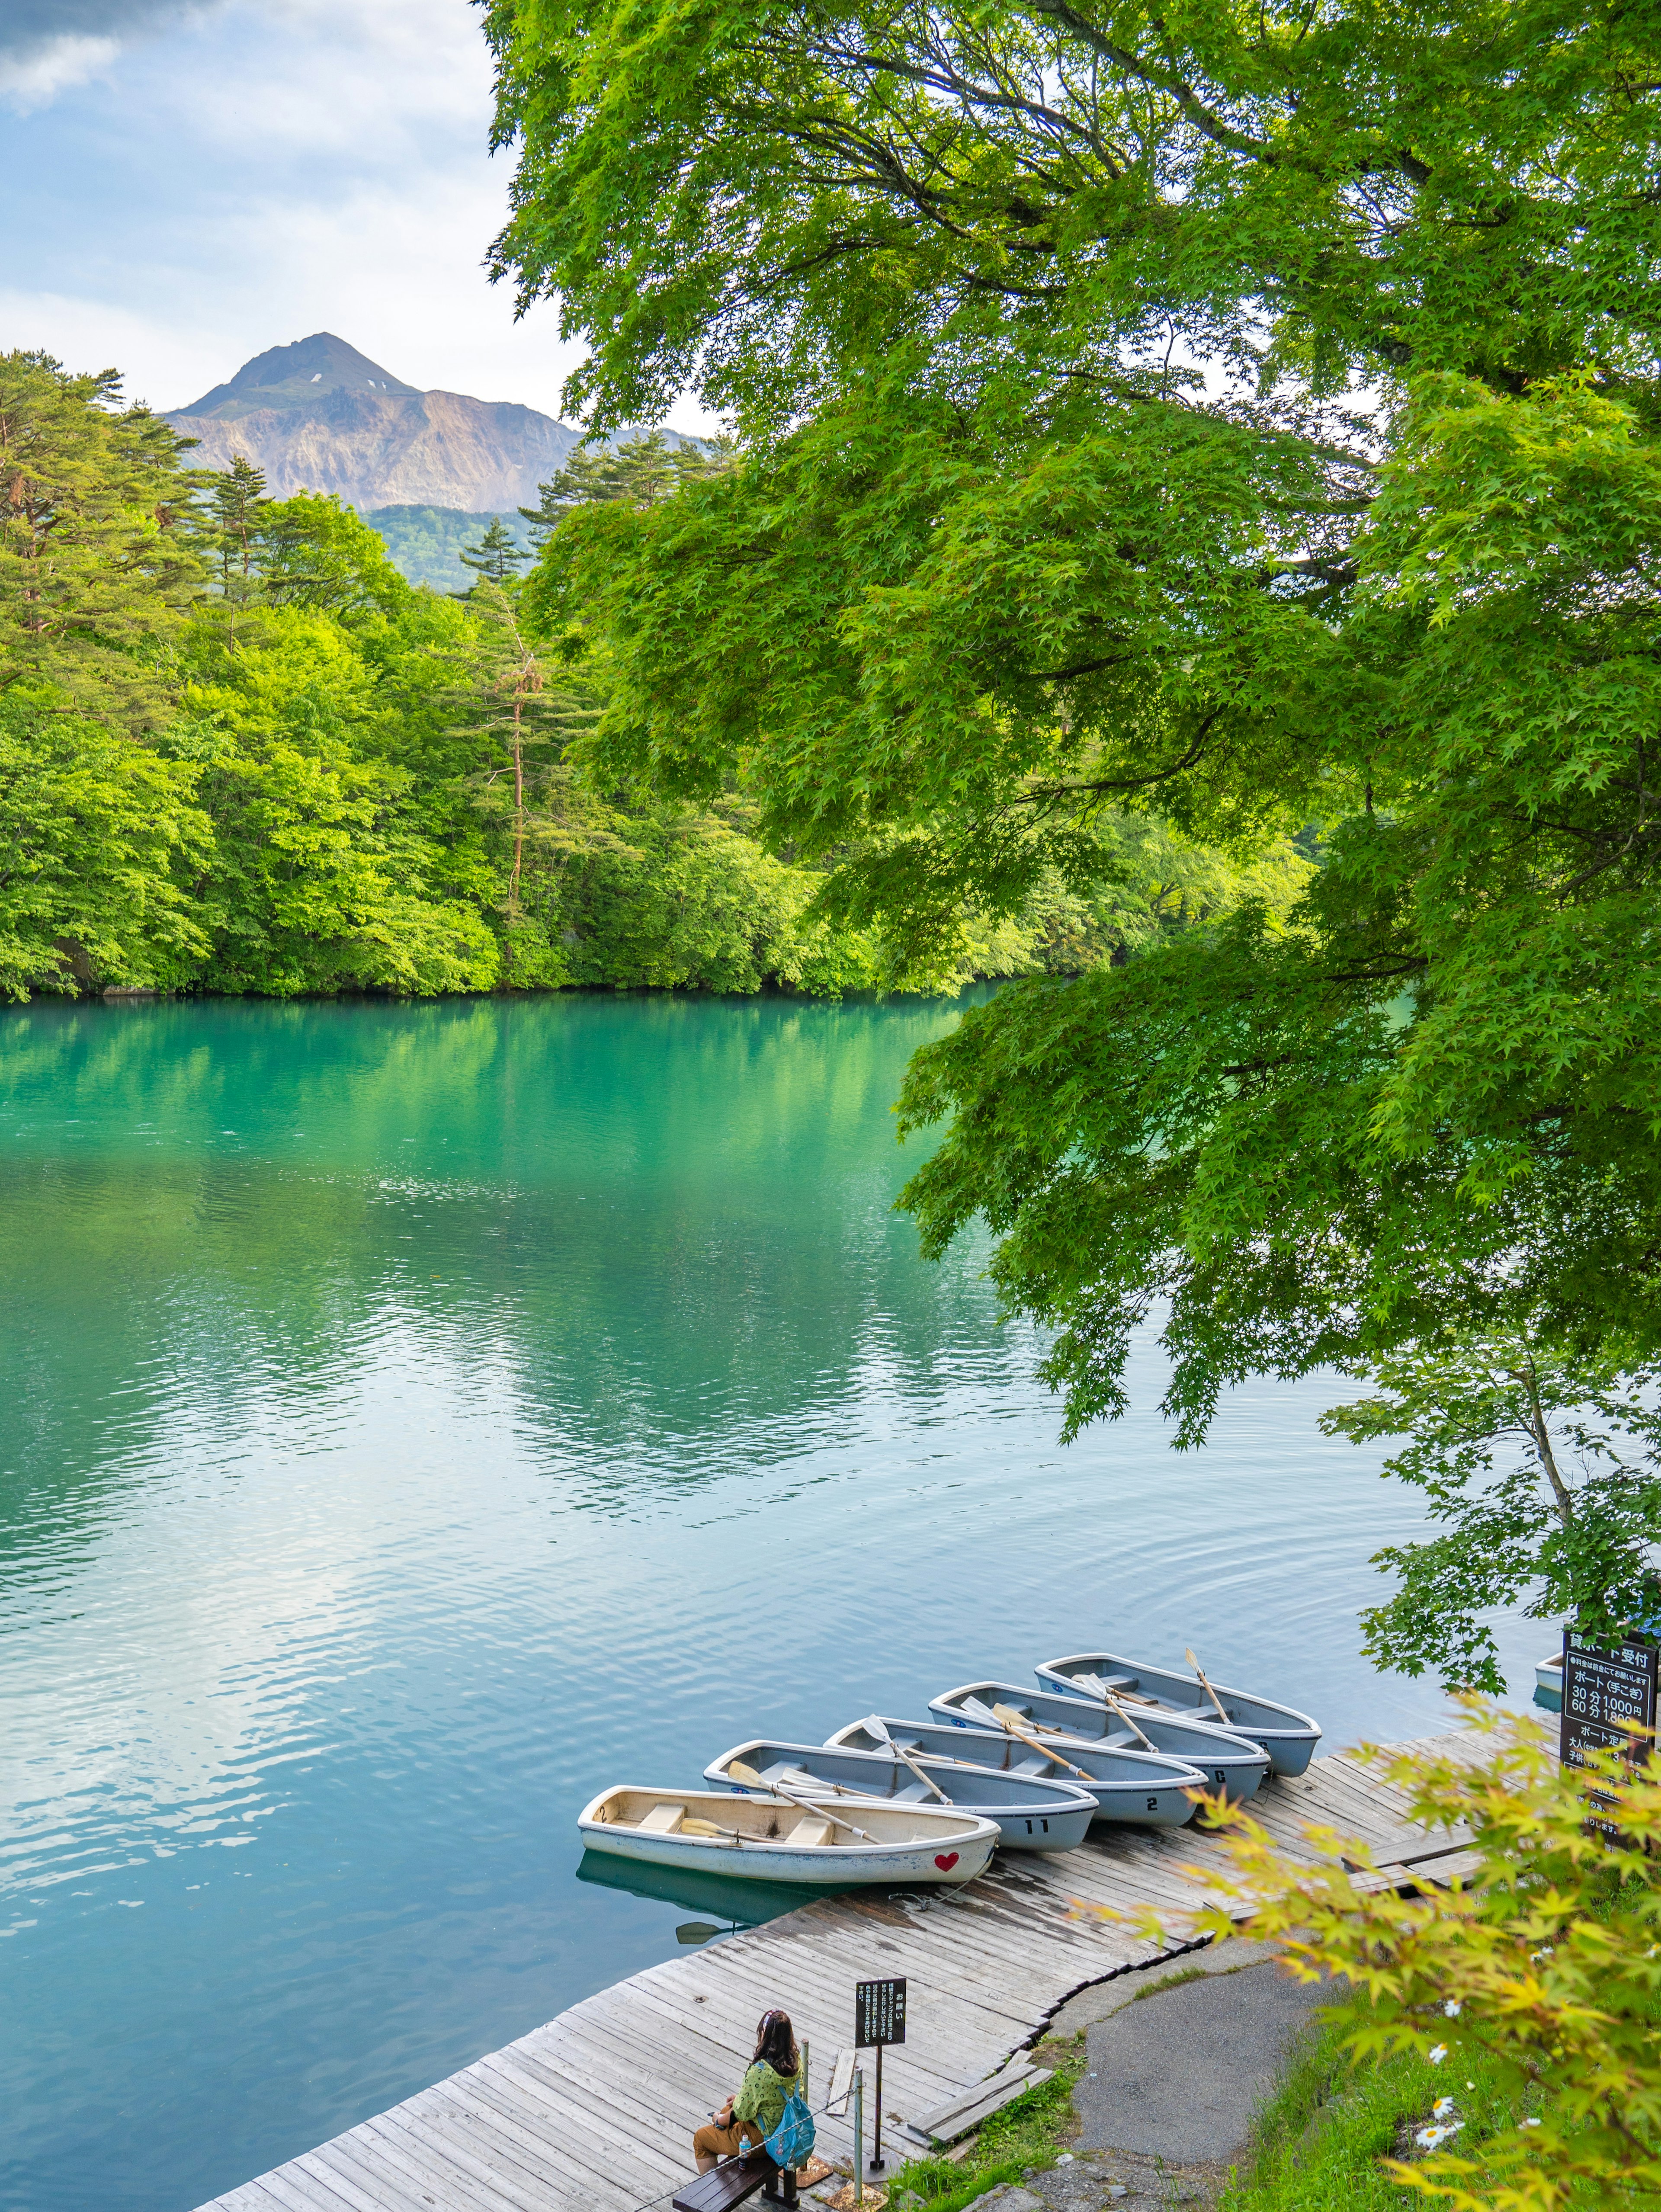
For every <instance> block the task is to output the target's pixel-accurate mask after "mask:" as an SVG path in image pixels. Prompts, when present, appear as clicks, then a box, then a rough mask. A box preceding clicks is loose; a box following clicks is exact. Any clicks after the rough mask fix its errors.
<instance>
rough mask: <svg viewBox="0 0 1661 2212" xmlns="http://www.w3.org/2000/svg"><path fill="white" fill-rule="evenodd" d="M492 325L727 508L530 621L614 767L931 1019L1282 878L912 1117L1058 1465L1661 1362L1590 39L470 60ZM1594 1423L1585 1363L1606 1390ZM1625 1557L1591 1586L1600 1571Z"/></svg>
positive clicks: (1647, 480) (596, 754) (530, 48)
mask: <svg viewBox="0 0 1661 2212" xmlns="http://www.w3.org/2000/svg"><path fill="white" fill-rule="evenodd" d="M487 20H488V23H489V26H490V36H491V38H492V40H493V43H494V46H495V49H496V56H497V63H498V111H497V135H498V142H499V143H503V144H512V145H513V146H514V148H515V149H517V154H518V172H517V177H516V181H515V185H514V200H513V211H512V215H511V218H510V221H509V222H508V227H507V228H506V229H505V230H504V231H503V233H502V236H501V238H500V239H499V240H498V241H497V245H496V264H495V265H496V270H497V271H498V273H499V274H501V275H502V276H511V277H512V278H513V279H514V281H515V282H516V283H517V284H518V286H519V288H520V295H521V297H522V298H525V299H529V298H531V297H533V296H537V295H541V294H544V293H555V292H557V294H558V295H559V297H560V300H561V302H562V310H561V311H562V313H563V317H564V321H565V328H566V331H567V332H568V334H569V335H572V336H580V337H584V338H586V339H587V342H588V344H589V347H590V349H591V350H590V353H589V356H588V359H587V362H586V364H585V366H584V367H583V368H581V369H580V370H579V371H578V372H577V373H576V374H575V377H574V378H573V380H572V384H571V387H570V393H569V396H570V398H572V399H573V400H574V401H575V402H576V403H578V404H585V405H587V406H588V407H589V408H590V410H591V419H592V420H593V422H596V423H599V424H605V423H608V422H615V421H618V420H620V419H622V418H623V417H624V416H625V415H630V414H636V413H639V412H642V411H646V412H649V411H650V410H654V409H661V407H662V406H663V405H664V404H665V403H666V399H667V398H668V397H669V396H670V395H671V394H672V392H674V391H675V390H676V389H677V388H678V386H681V385H682V384H684V383H686V382H691V383H694V384H695V385H696V386H697V388H698V389H699V390H700V391H701V392H702V393H703V396H704V398H705V399H706V401H707V403H708V404H710V405H712V406H715V407H718V408H723V409H726V410H729V411H730V412H731V413H732V414H733V416H735V417H736V419H737V420H738V422H739V425H740V428H741V429H742V431H743V434H744V437H745V444H746V452H745V459H744V462H743V465H741V466H740V467H739V469H738V470H737V471H733V472H731V473H729V474H727V475H725V476H723V477H720V478H718V479H715V480H713V481H710V482H707V483H689V484H687V485H685V486H684V487H683V488H682V489H679V490H678V492H677V493H676V494H675V495H674V496H672V497H669V498H666V499H661V500H659V501H654V502H652V503H649V504H648V503H644V502H639V503H636V504H634V505H612V506H610V507H603V508H602V507H591V508H586V509H584V510H583V511H582V512H581V513H579V514H577V515H576V516H575V517H574V518H573V519H572V520H571V522H570V523H569V525H568V526H566V527H565V528H563V529H562V530H560V531H559V532H556V533H555V534H554V536H553V537H552V538H551V539H550V540H549V542H548V544H547V545H546V547H545V551H544V553H543V556H542V559H541V562H540V565H539V568H538V570H537V572H536V573H535V574H533V575H532V578H531V580H530V581H529V584H528V586H527V594H528V598H529V602H530V604H531V605H534V606H536V607H537V608H538V609H539V610H540V612H541V616H542V618H543V619H544V620H545V622H546V623H547V624H548V626H549V628H550V629H551V631H554V632H556V633H557V632H558V631H559V630H560V629H562V628H563V629H565V631H566V633H567V635H568V639H569V641H570V643H569V649H570V650H572V651H577V650H581V649H590V650H594V651H597V652H602V653H604V654H605V656H606V659H607V665H608V668H609V670H610V671H611V684H612V690H611V703H610V706H609V708H608V709H607V712H606V714H605V715H604V716H603V717H602V719H601V720H600V722H599V726H598V732H597V734H596V737H595V739H594V740H593V744H592V745H591V747H590V750H589V756H588V757H589V758H590V759H591V761H593V762H594V763H597V764H598V765H599V766H600V767H601V768H602V769H603V771H604V772H606V773H611V774H615V775H624V776H627V777H629V778H630V779H632V780H633V781H634V782H635V784H636V786H639V787H650V788H653V789H655V790H658V791H661V792H668V793H678V794H681V795H683V796H684V797H685V798H687V799H695V798H697V797H699V796H701V795H702V796H707V795H708V794H709V793H713V792H715V790H716V789H718V788H721V787H728V786H730V787H734V788H736V789H737V790H738V791H739V792H740V793H743V794H745V796H746V797H747V798H748V799H749V800H750V801H751V803H752V804H753V805H754V806H755V808H756V809H757V824H758V827H759V829H760V831H761V834H762V835H763V836H764V838H765V839H766V840H768V841H769V842H770V843H771V844H772V845H773V846H774V848H775V849H777V850H780V851H788V852H790V853H793V854H803V855H806V856H809V857H812V858H813V859H815V860H818V862H819V863H820V864H821V865H823V866H825V867H826V868H827V870H828V872H829V873H828V880H827V884H826V887H825V890H824V892H823V894H822V896H821V906H822V910H824V911H825V912H827V913H829V914H831V915H836V916H837V917H838V918H840V919H842V920H843V921H852V922H855V923H857V924H858V925H859V926H861V927H867V928H873V929H875V930H877V931H879V932H880V933H883V934H884V935H885V937H886V938H887V939H888V940H889V941H890V942H891V944H893V945H897V946H898V947H899V948H901V957H910V958H912V959H914V960H921V961H923V962H925V963H926V962H927V961H928V960H930V959H935V958H938V959H941V960H943V961H945V962H947V963H949V960H950V957H951V951H952V945H953V944H954V942H955V941H956V940H957V939H958V936H959V935H960V933H961V931H962V928H963V927H964V917H965V916H966V915H969V914H970V913H973V914H977V915H981V916H982V917H983V918H984V919H985V920H986V921H990V922H991V923H993V924H995V921H996V920H997V918H998V917H999V916H1001V915H1013V914H1015V913H1018V912H1019V911H1022V910H1023V908H1024V907H1025V906H1026V905H1027V904H1029V903H1030V902H1031V899H1032V898H1033V896H1035V891H1036V888H1037V886H1038V885H1039V884H1043V883H1050V882H1059V883H1060V884H1062V885H1064V886H1065V887H1066V888H1067V890H1068V893H1069V895H1072V896H1097V897H1099V896H1102V895H1103V894H1104V891H1105V890H1107V889H1108V887H1109V886H1110V884H1112V882H1113V880H1114V878H1115V872H1116V868H1117V867H1118V866H1120V865H1121V860H1122V855H1123V834H1122V825H1123V822H1124V821H1125V820H1126V818H1127V817H1129V818H1135V817H1138V816H1142V817H1157V818H1158V819H1159V821H1160V822H1161V823H1163V824H1165V825H1167V826H1168V828H1169V829H1171V831H1172V832H1174V833H1175V834H1178V835H1181V836H1184V837H1187V838H1189V839H1192V840H1195V841H1196V842H1203V843H1205V844H1206V845H1208V846H1209V847H1211V848H1214V849H1217V850H1220V851H1221V852H1224V853H1226V854H1228V855H1230V856H1231V858H1232V861H1233V863H1234V864H1235V865H1236V866H1241V867H1250V866H1261V865H1262V863H1263V861H1264V860H1265V859H1266V858H1267V856H1269V854H1272V853H1273V852H1274V851H1275V850H1276V849H1277V848H1279V849H1285V848H1286V847H1287V842H1288V841H1292V842H1294V843H1295V844H1296V845H1297V846H1298V847H1299V848H1300V849H1302V850H1303V851H1305V852H1306V853H1307V854H1309V855H1310V856H1311V857H1312V858H1314V859H1316V860H1317V861H1318V866H1317V867H1316V868H1315V869H1314V870H1313V872H1311V874H1310V876H1309V878H1308V880H1307V883H1306V884H1305V887H1304V888H1303V889H1302V890H1301V892H1300V893H1299V896H1296V897H1295V898H1293V899H1292V900H1291V901H1289V902H1279V903H1275V902H1265V903H1264V904H1262V906H1261V907H1258V908H1253V907H1252V906H1251V905H1250V902H1235V903H1234V904H1233V905H1232V907H1231V908H1229V909H1227V910H1225V911H1223V912H1220V913H1219V914H1218V915H1216V916H1215V917H1214V919H1213V921H1211V923H1210V924H1209V925H1208V927H1202V928H1201V929H1200V930H1198V931H1194V932H1189V933H1184V934H1183V935H1182V936H1181V937H1180V938H1178V939H1172V940H1171V941H1168V942H1165V943H1162V944H1158V945H1154V946H1153V947H1152V948H1151V949H1150V951H1148V954H1147V957H1144V958H1141V959H1139V960H1137V961H1135V962H1133V963H1129V964H1128V965H1122V966H1112V965H1109V966H1100V967H1096V968H1093V969H1090V970H1088V971H1087V972H1086V973H1084V974H1081V975H1078V976H1076V977H1074V978H1072V979H1065V980H1063V979H1056V978H1040V979H1035V980H1032V981H1026V982H1023V983H1019V984H1016V985H1014V986H1013V987H1010V988H1008V989H1007V990H1005V991H1003V992H1001V993H1000V994H998V997H997V999H996V1000H995V1002H994V1003H993V1004H991V1005H989V1006H984V1007H982V1008H979V1009H977V1010H976V1011H974V1012H972V1013H970V1015H969V1016H968V1017H967V1018H965V1019H964V1022H963V1024H961V1026H960V1027H959V1029H958V1030H957V1031H956V1032H955V1033H954V1034H953V1035H952V1036H949V1037H947V1038H946V1039H945V1040H943V1041H942V1042H940V1043H938V1044H936V1045H934V1046H932V1047H930V1048H928V1050H926V1051H925V1052H924V1053H923V1054H922V1055H921V1056H920V1058H919V1060H917V1062H916V1063H915V1065H914V1067H913V1071H912V1073H911V1077H910V1081H909V1083H908V1085H907V1088H906V1092H905V1095H904V1099H903V1101H902V1119H903V1122H904V1126H905V1127H908V1128H910V1129H916V1128H921V1127H924V1126H926V1125H927V1124H928V1123H931V1122H934V1121H940V1120H942V1119H944V1120H946V1121H947V1122H948V1127H947V1128H946V1134H945V1137H944V1140H943V1141H942V1142H941V1143H940V1146H938V1148H937V1149H936V1150H935V1151H934V1153H933V1155H932V1157H931V1158H929V1159H928V1162H927V1164H925V1165H924V1166H923V1167H922V1169H921V1170H920V1171H919V1172H918V1173H917V1175H916V1176H915V1177H914V1179H913V1181H912V1182H911V1184H910V1188H909V1191H908V1194H907V1199H908V1203H909V1204H910V1206H912V1207H913V1209H914V1210H915V1212H916V1214H917V1216H918V1218H919V1219H920V1222H921V1224H922V1231H923V1237H924V1242H925V1246H926V1248H927V1249H929V1250H931V1251H935V1252H938V1251H940V1249H943V1248H944V1247H945V1246H946V1244H947V1243H949V1242H950V1241H951V1240H952V1238H953V1237H955V1236H957V1235H958V1233H959V1232H960V1231H962V1230H963V1229H964V1227H965V1226H966V1225H967V1224H968V1223H969V1222H970V1219H971V1218H974V1217H976V1216H977V1215H978V1216H981V1217H983V1218H985V1219H986V1220H988V1221H989V1223H990V1224H991V1225H992V1227H993V1229H994V1231H995V1232H996V1235H997V1239H998V1242H997V1247H996V1252H995V1260H994V1267H995V1274H996V1276H997V1279H998V1281H999V1284H1000V1285H1001V1291H1002V1293H1003V1296H1004V1297H1005V1299H1006V1301H1007V1304H1008V1305H1009V1306H1010V1307H1011V1308H1013V1309H1015V1310H1023V1311H1025V1312H1027V1313H1029V1314H1031V1315H1033V1316H1037V1318H1039V1319H1040V1320H1042V1321H1043V1322H1047V1323H1049V1324H1050V1325H1051V1326H1052V1327H1053V1328H1054V1329H1055V1330H1056V1335H1055V1338H1054V1342H1053V1349H1052V1351H1051V1353H1050V1358H1049V1363H1048V1370H1047V1371H1048V1372H1049V1374H1050V1378H1051V1379H1052V1381H1053V1382H1054V1383H1056V1385H1057V1386H1058V1387H1059V1388H1062V1389H1064V1390H1065V1392H1066V1394H1067V1422H1068V1427H1069V1429H1073V1428H1076V1427H1077V1426H1078V1425H1080V1423H1081V1422H1083V1421H1086V1420H1088V1419H1092V1418H1094V1417H1096V1416H1097V1415H1098V1414H1101V1413H1113V1412H1116V1411H1117V1410H1118V1409H1119V1408H1120V1407H1122V1405H1123V1389H1124V1385H1123V1374H1124V1363H1125V1359H1126V1357H1127V1352H1128V1348H1129V1343H1130V1341H1131V1340H1132V1338H1133V1335H1134V1334H1135V1332H1136V1330H1137V1329H1138V1328H1140V1327H1141V1324H1142V1322H1144V1321H1145V1319H1146V1318H1147V1316H1149V1315H1150V1314H1151V1313H1155V1312H1157V1313H1159V1314H1160V1315H1161V1316H1163V1318H1164V1325H1165V1341H1166V1343H1167V1346H1169V1348H1170V1350H1171V1353H1172V1355H1173V1363H1174V1364H1173V1380H1172V1383H1171V1391H1170V1395H1169V1398H1168V1400H1167V1405H1168V1407H1169V1410H1170V1411H1171V1413H1173V1415H1175V1416H1176V1417H1177V1420H1178V1423H1179V1427H1178V1434H1179V1437H1181V1439H1182V1440H1183V1441H1185V1442H1194V1441H1196V1440H1197V1439H1198V1438H1199V1437H1201V1436H1202V1434H1203V1433H1204V1430H1205V1426H1206V1423H1207V1421H1208V1419H1209V1416H1210V1413H1211V1411H1212V1408H1213V1407H1214V1404H1215V1401H1216V1398H1217V1395H1218V1393H1219V1392H1220V1390H1221V1389H1224V1388H1225V1387H1226V1386H1227V1385H1228V1384H1229V1383H1232V1382H1235V1381H1238V1380H1239V1379H1241V1378H1242V1377H1243V1376H1245V1375H1247V1374H1250V1373H1252V1372H1262V1371H1265V1370H1267V1371H1270V1372H1275V1373H1281V1374H1290V1373H1296V1372H1300V1371H1304V1370H1307V1369H1308V1368H1310V1367H1311V1366H1312V1365H1314V1364H1318V1363H1321V1362H1335V1363H1337V1364H1340V1365H1348V1366H1352V1367H1363V1368H1364V1367H1365V1366H1366V1364H1367V1363H1368V1362H1369V1361H1370V1360H1372V1359H1374V1358H1378V1357H1380V1356H1383V1355H1384V1354H1386V1353H1389V1352H1392V1351H1396V1350H1400V1349H1402V1347H1404V1346H1410V1347H1411V1346H1416V1347H1418V1348H1419V1349H1420V1350H1421V1351H1422V1350H1426V1349H1427V1348H1428V1347H1431V1346H1435V1345H1437V1344H1439V1343H1440V1344H1443V1345H1444V1346H1445V1345H1448V1344H1451V1343H1455V1342H1457V1341H1461V1340H1463V1341H1466V1342H1469V1343H1477V1342H1480V1341H1482V1340H1486V1339H1487V1338H1489V1337H1492V1336H1493V1335H1494V1334H1495V1333H1496V1332H1498V1333H1500V1334H1506V1333H1509V1334H1511V1335H1512V1336H1514V1337H1518V1338H1520V1339H1522V1340H1528V1341H1537V1340H1546V1341H1555V1342H1561V1345H1562V1346H1563V1347H1564V1348H1565V1350H1566V1351H1567V1352H1573V1354H1574V1355H1575V1356H1577V1357H1578V1356H1582V1355H1584V1356H1585V1357H1586V1358H1593V1359H1595V1360H1597V1361H1602V1362H1604V1363H1608V1362H1609V1361H1613V1362H1614V1363H1615V1367H1616V1368H1617V1369H1618V1368H1620V1367H1621V1364H1622V1363H1623V1362H1631V1361H1641V1360H1643V1359H1645V1358H1647V1357H1648V1356H1649V1354H1650V1353H1652V1352H1653V1350H1654V1348H1655V1346H1656V1344H1657V1340H1658V1302H1657V1298H1656V1272H1657V1263H1658V1253H1661V1182H1658V1176H1657V1171H1656V1164H1655V1163H1656V1152H1655V1139H1656V1137H1657V1133H1658V1126H1661V1103H1658V1102H1661V1060H1658V1045H1661V1025H1658V1020H1657V1015H1658V1012H1661V1006H1658V975H1661V970H1658V968H1657V965H1656V963H1655V960H1654V957H1653V952H1652V946H1653V943H1654V931H1655V926H1656V890H1657V873H1656V871H1657V862H1658V852H1661V813H1658V804H1661V802H1658V800H1657V798H1656V795H1655V794H1656V790H1657V785H1656V781H1655V775H1656V769H1655V752H1656V744H1657V738H1656V732H1657V728H1658V708H1661V659H1658V645H1661V600H1658V591H1657V586H1658V553H1661V451H1658V445H1657V435H1656V434H1657V430H1658V427H1661V379H1658V374H1657V335H1658V330H1661V287H1658V282H1657V276H1658V261H1657V252H1658V246H1661V228H1658V225H1661V202H1658V198H1657V196H1656V192H1655V188H1654V175H1655V155H1656V147H1657V135H1658V134H1657V116H1658V99H1661V67H1658V63H1661V52H1658V40H1657V35H1656V27H1655V24H1654V21H1653V19H1652V16H1651V15H1646V14H1644V13H1643V12H1641V11H1639V12H1634V11H1632V10H1630V9H1622V8H1616V7H1611V6H1599V7H1595V8H1593V9H1590V10H1588V9H1585V8H1580V7H1573V8H1571V7H1567V6H1564V5H1561V4H1558V0H1544V4H1525V5H1514V4H1506V5H1503V6H1501V5H1495V4H1492V3H1491V0H1441V4H1439V5H1437V6H1426V5H1422V4H1409V5H1408V6H1405V7H1401V6H1394V5H1392V6H1390V7H1388V8H1386V7H1382V6H1379V5H1378V4H1376V0H1319V4H1311V3H1310V0H1295V4H1293V0H1287V4H1281V5H1275V4H1270V5H1269V6H1267V7H1265V6H1261V5H1256V4H1254V5H1252V6H1250V7H1247V6H1244V5H1242V4H1240V0H1196V3H1195V4H1193V5H1190V6H1185V7H1179V8H1177V9H1176V10H1174V11H1172V10H1171V9H1168V8H1163V7H1161V8H1158V9H1155V8H1153V7H1150V6H1147V5H1145V4H1141V0H1123V4H1117V3H1116V0H989V4H986V5H977V6H976V7H973V8H968V7H962V6H957V5H953V4H950V0H943V3H942V4H931V5H929V6H927V7H916V6H911V5H901V6H895V5H892V4H891V0H846V4H844V5H843V6H842V7H840V8H838V9H833V10H831V11H829V12H827V11H826V10H825V9H822V8H820V7H818V6H817V5H812V4H807V0H735V4H733V5H730V6H725V7H722V8H719V9H705V10H703V11H695V12H693V13H691V14H689V13H688V12H687V11H686V10H684V9H680V8H678V7H675V6H672V5H670V4H667V0H633V4H631V5H630V6H629V7H628V8H626V9H622V8H613V7H612V6H611V5H610V4H608V0H490V6H489V7H488V9H487ZM1603 1371H1604V1370H1603V1368H1602V1367H1600V1368H1599V1372H1600V1374H1601V1373H1603ZM1592 1548H1593V1549H1596V1547H1592Z"/></svg>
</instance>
